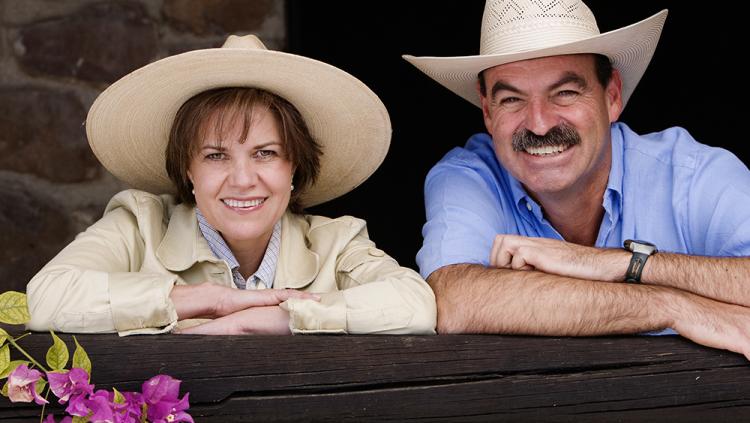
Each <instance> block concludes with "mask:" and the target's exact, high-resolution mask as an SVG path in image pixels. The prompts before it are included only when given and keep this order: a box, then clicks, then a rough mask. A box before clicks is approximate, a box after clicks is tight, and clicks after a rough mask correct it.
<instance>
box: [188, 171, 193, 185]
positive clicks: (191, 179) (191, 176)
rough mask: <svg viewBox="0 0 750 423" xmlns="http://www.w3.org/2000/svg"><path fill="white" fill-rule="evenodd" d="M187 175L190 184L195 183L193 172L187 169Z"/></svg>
mask: <svg viewBox="0 0 750 423" xmlns="http://www.w3.org/2000/svg"><path fill="white" fill-rule="evenodd" d="M187 177H188V179H189V180H190V183H191V184H193V185H195V184H194V183H193V174H192V173H190V171H189V170H188V171H187Z"/></svg>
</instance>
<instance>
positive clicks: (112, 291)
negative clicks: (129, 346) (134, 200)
mask: <svg viewBox="0 0 750 423" xmlns="http://www.w3.org/2000/svg"><path fill="white" fill-rule="evenodd" d="M138 223H139V222H138V221H137V219H136V216H135V215H134V214H133V213H132V212H131V211H129V210H127V209H125V208H115V209H114V210H111V211H109V212H107V213H106V214H105V215H104V217H103V218H102V219H101V220H99V221H98V222H96V223H95V224H94V225H92V226H91V227H89V228H88V229H87V230H86V231H85V232H83V233H81V234H79V235H78V236H77V237H76V239H75V240H74V241H73V242H72V243H70V244H69V245H68V246H67V247H65V249H63V250H62V251H61V252H60V253H59V254H58V255H57V256H56V257H55V258H53V259H52V260H51V261H50V262H49V263H48V264H47V265H46V266H45V267H44V268H43V269H42V270H41V271H39V273H37V274H36V276H34V278H32V279H31V281H30V282H29V284H28V286H27V289H26V292H27V299H28V306H29V312H30V314H31V321H30V322H29V323H28V325H27V326H28V328H29V329H31V330H36V331H47V330H50V329H52V330H56V331H60V332H81V333H97V332H114V331H117V332H119V333H120V335H130V334H138V333H161V332H165V331H168V330H170V329H171V328H172V327H173V326H174V324H175V323H176V321H177V313H176V311H175V310H174V307H173V305H172V302H171V301H170V300H169V293H170V292H171V290H172V286H173V285H174V284H175V283H176V282H177V280H178V277H177V276H176V275H171V274H168V273H146V272H140V271H139V270H140V267H141V266H142V261H143V251H144V248H145V247H144V241H143V238H142V236H141V234H140V231H139V225H138Z"/></svg>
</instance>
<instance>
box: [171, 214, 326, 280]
mask: <svg viewBox="0 0 750 423" xmlns="http://www.w3.org/2000/svg"><path fill="white" fill-rule="evenodd" d="M309 230H310V225H309V223H308V222H307V220H305V218H304V217H303V216H298V215H295V214H293V213H291V212H286V213H284V215H283V216H282V222H281V246H280V247H279V250H280V251H279V261H278V263H277V264H276V277H275V278H274V282H273V287H274V288H276V289H284V288H302V287H304V286H307V285H309V284H310V283H311V282H312V281H314V280H315V278H316V277H317V276H318V270H319V269H320V265H319V263H320V258H319V256H318V254H316V253H315V252H313V251H311V250H309V249H308V248H307V243H308V240H307V233H308V232H309ZM156 257H157V258H158V259H159V261H161V263H162V264H163V265H164V267H165V268H166V269H168V270H170V271H172V272H182V271H185V270H187V269H189V268H190V267H192V266H193V265H194V264H195V263H197V262H201V261H208V262H212V263H215V262H218V261H219V259H217V258H216V256H214V254H213V252H212V251H211V248H210V247H209V246H208V242H207V241H206V239H205V238H204V237H203V234H202V233H201V231H200V228H199V227H198V219H197V217H196V216H195V207H193V206H187V205H185V204H180V205H178V206H176V207H175V208H174V211H173V212H172V216H171V217H170V220H169V224H168V226H167V232H166V233H165V234H164V238H163V239H162V242H161V244H159V247H158V248H157V250H156Z"/></svg>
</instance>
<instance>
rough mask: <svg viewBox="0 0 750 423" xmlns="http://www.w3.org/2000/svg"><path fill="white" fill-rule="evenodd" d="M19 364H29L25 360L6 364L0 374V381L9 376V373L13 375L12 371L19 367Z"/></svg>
mask: <svg viewBox="0 0 750 423" xmlns="http://www.w3.org/2000/svg"><path fill="white" fill-rule="evenodd" d="M21 364H25V365H27V366H28V365H29V364H31V362H30V361H26V360H13V361H11V362H10V364H8V366H7V367H6V368H5V370H4V371H3V372H2V373H0V379H5V378H6V377H8V376H10V374H11V373H13V370H16V367H18V366H20V365H21Z"/></svg>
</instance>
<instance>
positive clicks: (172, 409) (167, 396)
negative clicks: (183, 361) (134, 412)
mask: <svg viewBox="0 0 750 423" xmlns="http://www.w3.org/2000/svg"><path fill="white" fill-rule="evenodd" d="M180 383H182V382H181V381H179V380H177V379H175V378H173V377H171V376H167V375H158V376H154V377H152V378H151V379H149V380H147V381H146V382H144V383H143V387H142V390H143V399H144V401H145V402H146V404H147V405H148V412H147V413H148V420H149V421H150V422H152V423H178V422H189V423H193V418H192V417H191V416H190V414H188V413H186V412H185V410H187V409H188V408H189V407H190V404H189V402H188V394H185V396H184V397H182V399H179V398H178V395H179V394H180Z"/></svg>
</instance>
